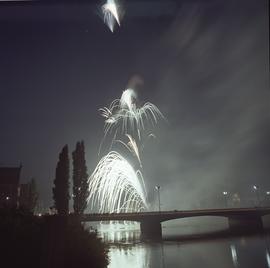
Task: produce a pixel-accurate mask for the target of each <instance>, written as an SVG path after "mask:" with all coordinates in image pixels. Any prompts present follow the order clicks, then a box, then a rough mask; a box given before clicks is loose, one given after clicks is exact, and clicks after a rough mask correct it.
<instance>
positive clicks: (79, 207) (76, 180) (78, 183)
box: [72, 141, 89, 214]
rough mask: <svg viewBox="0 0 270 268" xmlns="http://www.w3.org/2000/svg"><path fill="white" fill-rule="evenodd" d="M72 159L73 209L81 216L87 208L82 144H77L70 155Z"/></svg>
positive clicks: (86, 182)
mask: <svg viewBox="0 0 270 268" xmlns="http://www.w3.org/2000/svg"><path fill="white" fill-rule="evenodd" d="M72 159H73V201H74V202H73V208H74V212H75V213H78V214H81V213H83V212H84V210H85V209H86V206H87V198H88V195H89V190H88V174H87V167H86V162H85V149H84V142H83V141H81V142H77V144H76V149H75V151H74V152H73V153H72Z"/></svg>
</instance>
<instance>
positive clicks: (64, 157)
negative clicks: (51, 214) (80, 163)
mask: <svg viewBox="0 0 270 268" xmlns="http://www.w3.org/2000/svg"><path fill="white" fill-rule="evenodd" d="M54 185H55V186H54V187H53V199H54V204H55V208H56V209H57V212H58V213H59V214H60V215H66V214H68V203H69V198H70V196H69V158H68V146H67V145H65V146H64V147H63V149H62V151H61V153H60V154H59V160H58V163H57V166H56V171H55V180H54Z"/></svg>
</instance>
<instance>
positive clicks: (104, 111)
mask: <svg viewBox="0 0 270 268" xmlns="http://www.w3.org/2000/svg"><path fill="white" fill-rule="evenodd" d="M136 101H137V96H136V94H135V92H134V90H133V89H130V88H129V89H126V90H125V91H124V92H123V94H122V96H121V99H120V100H119V99H116V100H114V101H113V102H112V103H111V105H110V106H109V108H107V107H103V108H101V109H100V111H101V115H102V116H103V117H105V129H104V132H105V136H106V135H107V134H108V133H110V132H111V131H112V130H113V129H114V128H119V124H120V125H121V123H122V125H121V126H120V128H121V129H122V133H125V134H126V133H133V132H134V131H135V130H136V131H137V136H138V138H139V140H140V139H141V132H142V131H143V130H145V126H146V125H147V124H149V122H150V123H151V124H152V125H155V124H157V121H158V120H159V119H161V118H163V119H164V116H163V115H162V113H161V112H160V111H159V109H158V108H157V107H156V106H155V105H154V104H152V103H151V102H146V103H145V104H144V105H143V106H142V107H137V105H136Z"/></svg>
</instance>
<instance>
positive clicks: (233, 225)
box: [228, 215, 263, 232]
mask: <svg viewBox="0 0 270 268" xmlns="http://www.w3.org/2000/svg"><path fill="white" fill-rule="evenodd" d="M228 223H229V228H230V230H231V231H236V232H241V231H242V232H244V231H262V230H263V222H262V218H261V216H259V215H250V216H246V215H245V216H232V217H229V218H228Z"/></svg>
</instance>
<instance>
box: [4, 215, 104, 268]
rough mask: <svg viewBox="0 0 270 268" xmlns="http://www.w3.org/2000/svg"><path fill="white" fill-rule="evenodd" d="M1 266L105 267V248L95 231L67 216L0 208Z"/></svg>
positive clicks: (44, 267)
mask: <svg viewBox="0 0 270 268" xmlns="http://www.w3.org/2000/svg"><path fill="white" fill-rule="evenodd" d="M0 230H1V231H0V237H1V246H0V247H1V248H0V250H1V266H2V264H5V267H12V268H13V267H16V268H17V267H26V268H27V267H35V268H39V267H41V268H49V267H50V268H54V267H55V268H61V267H65V268H69V267H71V268H73V267H97V268H99V267H100V268H101V267H107V265H108V256H107V255H108V250H107V248H106V246H105V244H104V243H103V242H102V241H101V239H100V238H98V237H97V234H96V233H93V232H89V231H88V230H87V229H85V228H84V226H83V225H81V223H79V222H75V221H69V220H67V218H66V217H60V216H46V217H37V216H34V215H32V214H30V213H28V212H25V211H22V210H1V211H0Z"/></svg>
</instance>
